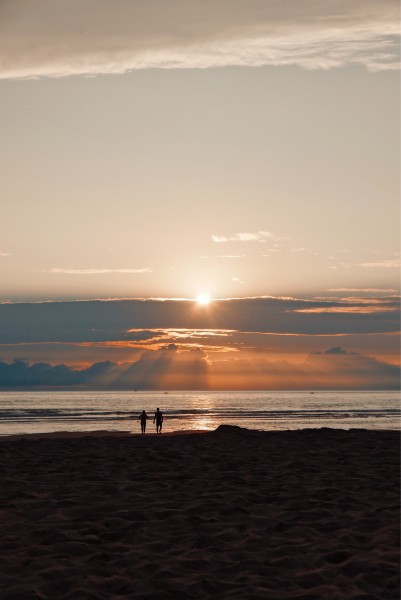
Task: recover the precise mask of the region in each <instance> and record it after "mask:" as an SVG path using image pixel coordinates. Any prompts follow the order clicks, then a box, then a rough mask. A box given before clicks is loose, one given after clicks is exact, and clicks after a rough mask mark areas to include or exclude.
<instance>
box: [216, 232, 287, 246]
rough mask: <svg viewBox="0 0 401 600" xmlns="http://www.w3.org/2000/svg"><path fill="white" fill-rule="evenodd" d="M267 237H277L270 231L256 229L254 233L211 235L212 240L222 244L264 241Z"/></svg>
mask: <svg viewBox="0 0 401 600" xmlns="http://www.w3.org/2000/svg"><path fill="white" fill-rule="evenodd" d="M269 239H279V238H277V237H276V236H275V235H274V234H273V233H270V231H256V232H254V233H245V232H244V233H234V234H232V235H228V236H226V235H212V240H213V242H216V243H218V244H223V243H225V242H260V243H265V242H266V241H267V240H269Z"/></svg>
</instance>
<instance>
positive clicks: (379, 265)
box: [359, 258, 401, 269]
mask: <svg viewBox="0 0 401 600" xmlns="http://www.w3.org/2000/svg"><path fill="white" fill-rule="evenodd" d="M359 266H360V267H364V268H365V269H399V268H400V266H401V261H400V259H399V258H390V259H387V260H379V261H377V262H365V263H361V264H360V265H359Z"/></svg>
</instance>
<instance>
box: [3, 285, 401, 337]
mask: <svg viewBox="0 0 401 600" xmlns="http://www.w3.org/2000/svg"><path fill="white" fill-rule="evenodd" d="M177 328H178V329H181V328H186V329H202V330H215V329H219V330H234V331H242V332H259V333H272V334H294V335H299V334H306V335H324V334H326V335H339V334H355V333H362V334H367V333H393V332H398V331H399V329H400V322H399V298H398V297H395V296H394V297H383V298H369V299H367V298H349V299H343V300H337V299H336V300H327V299H325V300H319V299H308V300H305V299H297V298H273V297H258V298H242V299H231V300H215V301H212V302H211V303H210V305H208V306H207V307H201V306H199V304H197V302H195V301H188V300H110V301H104V300H93V301H82V302H43V303H33V304H22V303H21V304H0V344H18V343H22V342H24V343H39V342H98V341H114V340H126V341H128V340H135V339H136V336H137V330H138V329H139V330H147V329H150V330H154V329H163V330H165V329H177Z"/></svg>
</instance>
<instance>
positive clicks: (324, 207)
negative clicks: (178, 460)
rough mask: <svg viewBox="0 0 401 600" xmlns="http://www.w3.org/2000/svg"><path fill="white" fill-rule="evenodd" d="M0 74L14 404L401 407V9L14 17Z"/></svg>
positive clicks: (175, 10) (155, 1) (123, 3)
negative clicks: (175, 395)
mask: <svg viewBox="0 0 401 600" xmlns="http://www.w3.org/2000/svg"><path fill="white" fill-rule="evenodd" d="M0 57H1V60H0V128H1V132H2V142H3V143H2V144H1V145H0V161H1V164H2V178H1V181H0V193H1V197H2V199H3V202H2V217H3V218H2V219H1V221H0V282H1V283H0V302H1V304H0V387H2V386H3V387H20V386H27V387H35V386H47V385H49V386H80V387H85V386H86V387H100V388H101V387H117V388H124V389H126V388H127V389H131V388H133V387H142V388H145V389H152V388H157V389H164V388H171V389H176V388H179V389H198V388H199V389H269V388H272V389H286V388H294V389H297V388H302V389H304V388H309V387H310V388H321V387H324V388H329V389H333V388H335V389H337V388H347V389H349V388H354V389H382V388H383V389H393V388H394V387H397V386H398V385H399V373H398V372H397V365H399V329H400V326H399V323H400V321H399V293H400V292H399V267H400V209H399V197H400V180H399V161H400V147H399V141H400V140H399V131H400V112H399V101H400V92H399V90H400V87H399V84H400V80H399V5H398V2H395V1H393V0H382V1H381V2H377V0H375V1H373V0H363V1H362V0H350V1H347V2H345V1H343V0H341V1H340V0H328V1H327V2H324V3H316V2H314V1H312V0H299V1H298V2H297V3H294V2H287V1H286V0H282V1H280V2H277V1H275V0H230V2H228V1H227V0H218V1H216V0H214V1H211V0H203V1H202V2H200V1H199V0H185V1H184V0H169V1H168V2H166V0H163V1H162V0H146V1H145V0H135V1H128V0H114V1H113V2H112V1H111V0H96V1H95V0H79V1H78V0H68V1H67V0H59V1H58V2H57V3H55V2H53V1H51V0H29V1H28V0H3V2H2V3H1V4H0ZM200 294H206V295H208V296H209V297H210V299H211V301H210V302H209V303H208V304H200V303H199V302H197V301H196V298H197V297H198V296H199V295H200ZM39 363H41V364H42V365H47V366H46V368H44V367H43V368H42V370H40V369H41V367H40V365H39V366H38V364H39ZM59 365H64V367H63V368H61V367H59ZM96 365H97V366H96ZM35 369H36V371H35ZM54 369H56V371H55V370H54ZM57 369H58V370H57ZM63 369H64V370H63Z"/></svg>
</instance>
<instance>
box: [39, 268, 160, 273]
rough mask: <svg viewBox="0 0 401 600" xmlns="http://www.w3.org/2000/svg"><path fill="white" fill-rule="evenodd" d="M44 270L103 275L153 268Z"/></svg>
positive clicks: (139, 271) (150, 270) (48, 271)
mask: <svg viewBox="0 0 401 600" xmlns="http://www.w3.org/2000/svg"><path fill="white" fill-rule="evenodd" d="M46 272H47V273H52V274H54V275H58V274H62V275H103V274H105V273H152V272H153V269H148V268H147V267H146V268H143V269H59V268H58V267H54V268H53V269H48V270H46Z"/></svg>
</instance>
